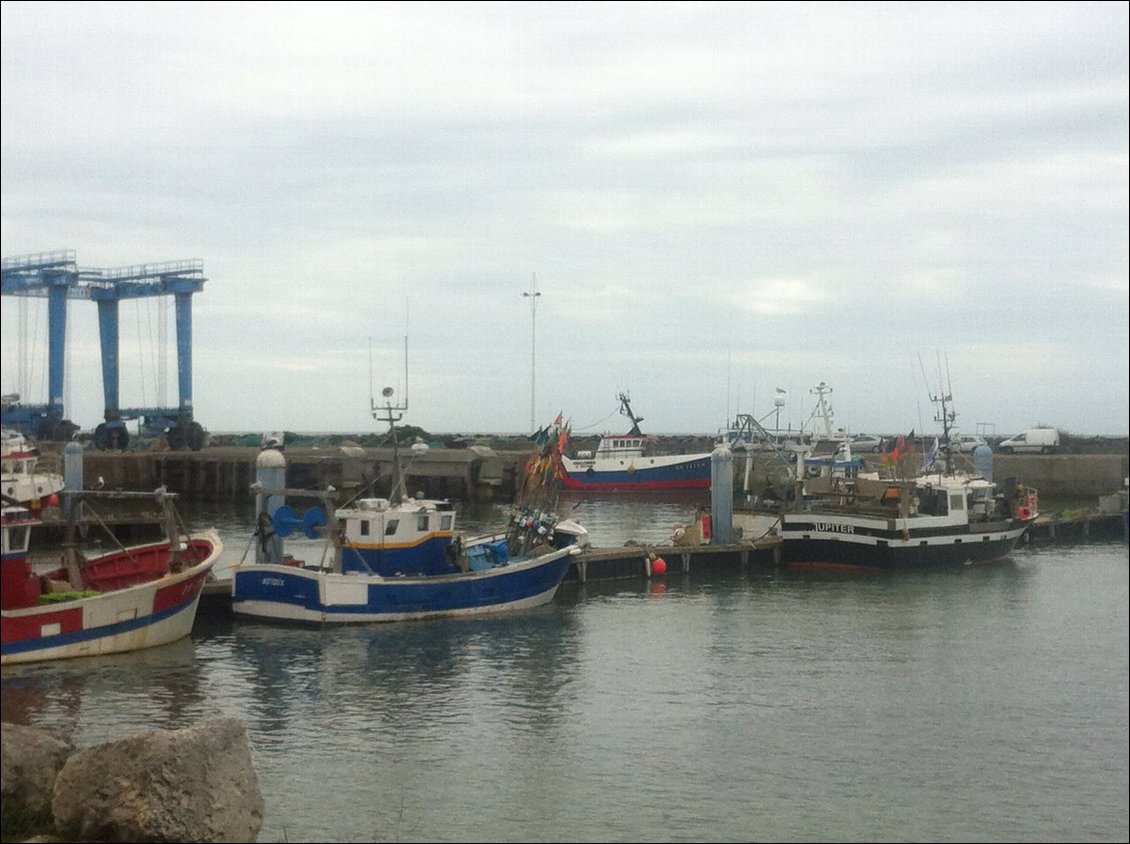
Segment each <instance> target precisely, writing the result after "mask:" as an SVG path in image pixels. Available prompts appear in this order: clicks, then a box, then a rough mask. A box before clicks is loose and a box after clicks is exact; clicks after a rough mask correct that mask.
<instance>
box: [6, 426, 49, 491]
mask: <svg viewBox="0 0 1130 844" xmlns="http://www.w3.org/2000/svg"><path fill="white" fill-rule="evenodd" d="M0 473H2V477H0V490H2V491H3V494H4V495H6V496H8V497H9V498H11V499H13V500H14V501H16V502H17V503H18V504H21V505H26V506H28V507H30V508H31V509H32V510H39V509H40V508H42V507H45V506H49V505H52V504H55V503H57V499H56V496H57V495H58V493H59V492H60V491H62V489H63V476H62V474H60V473H58V472H49V471H44V469H43V465H42V455H41V454H40V452H39V448H38V447H36V445H35V444H34V443H32V442H31V440H29V439H28V438H27V437H25V436H24V435H23V434H21V433H20V432H19V431H17V430H15V429H14V428H4V429H3V430H2V431H0Z"/></svg>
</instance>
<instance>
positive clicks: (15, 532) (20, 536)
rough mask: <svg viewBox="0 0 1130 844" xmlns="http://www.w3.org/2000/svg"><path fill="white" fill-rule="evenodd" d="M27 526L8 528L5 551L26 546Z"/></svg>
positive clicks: (17, 549)
mask: <svg viewBox="0 0 1130 844" xmlns="http://www.w3.org/2000/svg"><path fill="white" fill-rule="evenodd" d="M27 532H28V528H27V526H26V525H25V526H23V527H17V526H12V527H10V528H8V547H6V548H5V549H4V550H5V551H23V550H24V549H25V548H27Z"/></svg>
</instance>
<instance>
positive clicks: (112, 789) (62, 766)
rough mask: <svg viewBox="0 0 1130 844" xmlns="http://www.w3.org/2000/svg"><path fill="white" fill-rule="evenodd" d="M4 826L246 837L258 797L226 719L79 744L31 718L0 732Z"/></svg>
mask: <svg viewBox="0 0 1130 844" xmlns="http://www.w3.org/2000/svg"><path fill="white" fill-rule="evenodd" d="M0 790H2V797H3V834H4V839H5V840H12V836H14V835H31V834H35V835H41V836H51V837H53V838H55V839H56V840H61V841H154V842H176V841H201V842H204V841H209V842H211V841H247V842H250V841H255V840H256V839H257V838H258V835H259V830H260V829H261V828H262V825H263V812H264V804H263V796H262V794H261V793H260V791H259V780H258V777H257V776H256V773H255V769H254V767H253V765H252V761H251V749H250V746H249V744H248V740H247V731H246V729H245V728H244V726H243V724H242V723H241V722H240V721H238V720H236V719H234V718H214V719H212V720H209V721H205V722H203V723H201V724H198V725H196V726H192V727H187V728H185V729H182V730H153V731H151V732H148V733H142V734H139V735H136V736H133V737H130V738H126V739H122V740H120V741H115V742H109V743H107V744H101V745H98V746H95V747H91V748H87V749H85V750H76V749H75V748H74V747H73V746H72V745H71V744H70V743H69V742H67V741H65V740H63V739H60V738H58V737H56V736H54V735H52V734H51V733H48V732H46V731H43V730H39V729H36V728H34V727H26V726H22V725H18V724H8V723H5V724H4V725H3V731H2V733H0Z"/></svg>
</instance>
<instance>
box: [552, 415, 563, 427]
mask: <svg viewBox="0 0 1130 844" xmlns="http://www.w3.org/2000/svg"><path fill="white" fill-rule="evenodd" d="M562 412H564V411H562ZM553 425H554V427H556V428H560V427H561V413H558V414H557V418H556V419H554V420H553Z"/></svg>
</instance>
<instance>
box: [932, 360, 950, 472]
mask: <svg viewBox="0 0 1130 844" xmlns="http://www.w3.org/2000/svg"><path fill="white" fill-rule="evenodd" d="M945 381H946V389H945V390H941V389H939V391H938V394H937V395H932V396H930V401H931V402H933V403H934V404H936V405H937V406H938V411H937V413H936V414H935V415H934V421H935V422H941V423H942V453H943V454H944V455H945V460H946V474H947V475H952V474H954V468H953V454H952V448H951V446H952V443H951V442H950V432H951V431H952V430H953V423H954V422H955V421H956V420H957V413H955V412H954V411H953V410H952V409H951V408H950V403H951V402H952V401H953V389H952V388H951V386H950V381H949V369H948V367H947V370H946V379H945ZM941 383H942V365H941V362H940V361H939V363H938V384H939V385H940V384H941Z"/></svg>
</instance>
